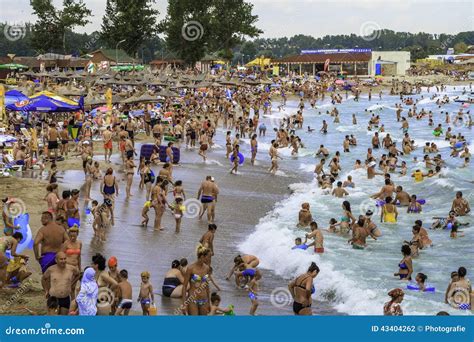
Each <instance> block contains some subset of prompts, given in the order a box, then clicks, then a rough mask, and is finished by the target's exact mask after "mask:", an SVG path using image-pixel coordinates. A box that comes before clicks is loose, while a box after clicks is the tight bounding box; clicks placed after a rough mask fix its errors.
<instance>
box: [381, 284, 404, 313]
mask: <svg viewBox="0 0 474 342" xmlns="http://www.w3.org/2000/svg"><path fill="white" fill-rule="evenodd" d="M388 295H389V296H390V297H391V299H390V301H389V302H387V303H385V304H384V306H383V314H384V316H403V310H402V308H401V307H400V303H401V302H402V301H403V297H404V296H405V293H404V292H403V290H402V289H393V290H391V291H390V292H389V293H388Z"/></svg>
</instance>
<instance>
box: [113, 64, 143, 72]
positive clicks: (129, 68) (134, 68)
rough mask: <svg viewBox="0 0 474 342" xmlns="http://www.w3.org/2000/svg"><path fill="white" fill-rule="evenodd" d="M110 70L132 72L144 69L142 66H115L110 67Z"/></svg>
mask: <svg viewBox="0 0 474 342" xmlns="http://www.w3.org/2000/svg"><path fill="white" fill-rule="evenodd" d="M110 69H112V70H114V71H133V70H144V69H145V67H144V66H143V65H116V66H113V67H111V68H110Z"/></svg>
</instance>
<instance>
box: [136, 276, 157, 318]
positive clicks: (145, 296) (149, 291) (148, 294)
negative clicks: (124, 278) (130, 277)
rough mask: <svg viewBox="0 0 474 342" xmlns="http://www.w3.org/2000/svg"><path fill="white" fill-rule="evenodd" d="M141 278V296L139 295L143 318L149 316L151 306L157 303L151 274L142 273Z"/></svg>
mask: <svg viewBox="0 0 474 342" xmlns="http://www.w3.org/2000/svg"><path fill="white" fill-rule="evenodd" d="M141 277H142V283H141V284H140V294H139V295H138V302H139V303H140V304H141V306H142V312H143V316H149V315H150V311H149V310H150V306H151V305H153V303H154V302H155V295H154V294H153V286H152V285H151V283H150V272H148V271H145V272H142V273H141Z"/></svg>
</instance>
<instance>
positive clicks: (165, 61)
mask: <svg viewBox="0 0 474 342" xmlns="http://www.w3.org/2000/svg"><path fill="white" fill-rule="evenodd" d="M163 64H184V61H183V60H182V59H166V58H165V59H155V60H153V61H151V62H150V65H163Z"/></svg>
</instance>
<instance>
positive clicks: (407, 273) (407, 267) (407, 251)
mask: <svg viewBox="0 0 474 342" xmlns="http://www.w3.org/2000/svg"><path fill="white" fill-rule="evenodd" d="M402 254H403V259H402V260H401V261H400V263H399V264H398V268H399V269H398V273H394V274H393V275H394V276H395V277H397V276H398V277H400V280H411V274H412V273H413V262H412V260H411V248H410V246H408V245H403V246H402Z"/></svg>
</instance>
